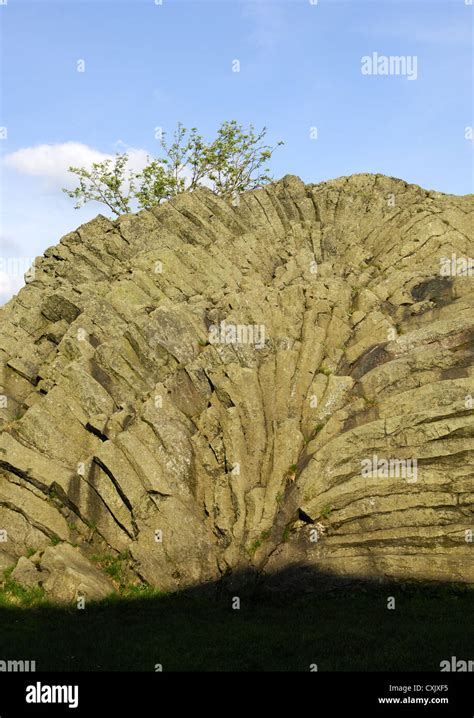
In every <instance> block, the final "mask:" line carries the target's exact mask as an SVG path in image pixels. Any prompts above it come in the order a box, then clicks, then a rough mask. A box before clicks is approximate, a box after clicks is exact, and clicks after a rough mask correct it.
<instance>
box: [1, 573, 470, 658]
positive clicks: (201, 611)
mask: <svg viewBox="0 0 474 718" xmlns="http://www.w3.org/2000/svg"><path fill="white" fill-rule="evenodd" d="M7 589H8V587H7ZM20 593H21V592H20ZM388 596H394V597H395V599H396V607H395V610H389V609H388V608H387V597H388ZM473 598H474V593H473V591H472V589H467V588H464V589H462V588H442V587H441V588H433V587H431V586H428V587H426V588H423V587H420V586H418V587H416V588H413V587H407V588H405V590H402V589H401V587H400V586H398V587H390V586H384V587H380V586H376V587H366V588H360V589H357V590H355V589H353V590H347V591H341V590H339V591H338V592H336V593H333V594H330V593H325V594H320V595H317V594H315V595H312V596H305V597H299V598H298V597H297V598H295V597H287V598H281V597H280V598H279V599H275V598H268V597H266V596H263V595H254V596H253V597H251V596H248V597H245V596H244V597H242V598H241V608H240V610H233V609H232V596H231V595H221V596H220V597H219V598H216V599H204V598H202V597H201V598H196V597H191V596H189V595H185V594H174V595H168V596H159V595H157V594H153V593H151V592H145V593H144V594H143V596H135V597H134V596H128V597H121V596H117V597H113V598H111V599H107V600H106V601H105V602H102V603H99V604H90V605H88V606H87V607H86V608H85V609H84V610H78V609H76V608H61V607H58V606H53V605H50V604H47V603H45V602H44V599H43V598H42V597H41V595H39V594H35V595H31V594H28V592H24V593H23V595H19V594H18V589H17V588H16V587H15V586H14V585H10V587H9V590H5V589H4V591H3V593H2V594H1V595H0V659H1V660H7V659H23V660H26V659H29V660H35V661H36V670H37V671H42V670H52V671H68V670H81V671H101V670H103V671H105V670H112V671H154V670H155V665H156V664H161V665H162V667H163V671H202V670H205V671H270V670H276V671H308V670H310V665H311V664H317V666H318V671H351V670H355V671H368V670H375V671H383V670H391V671H408V670H423V671H429V670H433V671H439V664H440V661H441V660H445V659H449V658H450V657H451V656H456V657H457V658H459V659H465V660H467V659H469V658H471V659H472V658H473V643H474V642H473V626H474V608H473ZM15 604H16V605H15Z"/></svg>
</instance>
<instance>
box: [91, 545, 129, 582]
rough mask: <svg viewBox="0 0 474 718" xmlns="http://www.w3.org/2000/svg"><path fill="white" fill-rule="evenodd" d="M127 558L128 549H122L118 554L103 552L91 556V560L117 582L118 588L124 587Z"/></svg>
mask: <svg viewBox="0 0 474 718" xmlns="http://www.w3.org/2000/svg"><path fill="white" fill-rule="evenodd" d="M129 559H130V554H129V552H128V551H122V553H119V554H110V553H103V554H95V555H94V556H92V561H94V563H96V564H97V565H98V567H99V568H101V569H102V570H103V571H104V572H105V573H107V574H108V575H109V576H110V577H111V578H112V580H113V581H115V583H116V584H118V586H119V587H120V590H122V589H124V588H125V587H126V578H125V572H126V562H127V561H128V560H129Z"/></svg>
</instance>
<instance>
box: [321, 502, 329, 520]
mask: <svg viewBox="0 0 474 718" xmlns="http://www.w3.org/2000/svg"><path fill="white" fill-rule="evenodd" d="M331 514H332V506H330V505H329V504H327V506H323V508H322V509H321V511H320V514H319V515H320V517H321V518H322V519H328V518H329V517H330V516H331Z"/></svg>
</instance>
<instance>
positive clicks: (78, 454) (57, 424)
mask: <svg viewBox="0 0 474 718" xmlns="http://www.w3.org/2000/svg"><path fill="white" fill-rule="evenodd" d="M473 209H474V202H473V196H472V195H471V196H466V197H457V196H451V195H443V194H440V193H438V192H433V191H426V190H423V189H421V188H420V187H417V186H415V185H409V184H407V183H405V182H403V181H401V180H398V179H392V178H388V177H384V176H381V175H367V174H362V175H354V176H351V177H344V178H340V179H337V180H333V181H329V182H324V183H322V184H317V185H305V184H303V182H302V181H301V180H299V179H298V178H297V177H293V176H287V177H285V178H283V179H282V180H281V181H279V182H275V183H274V184H272V185H269V186H267V187H265V188H264V189H260V190H256V191H251V192H248V193H245V194H243V195H242V196H241V197H240V198H239V200H238V201H237V202H234V203H232V202H230V201H227V200H224V199H222V198H218V197H216V196H215V195H213V194H212V193H211V191H210V190H207V189H202V190H199V191H197V192H194V193H192V194H182V195H179V196H178V197H177V198H175V199H173V200H172V201H170V202H167V203H166V204H164V205H161V206H158V207H156V208H155V209H153V210H152V211H142V212H139V213H138V214H135V215H125V216H122V217H120V218H119V219H118V220H116V221H109V220H108V219H106V218H105V217H103V216H101V215H99V216H98V217H97V218H96V219H94V220H92V221H91V222H88V223H87V224H85V225H83V226H81V227H79V229H77V230H76V231H75V232H72V233H70V234H68V235H66V236H65V237H63V238H62V239H61V241H60V243H59V244H58V245H56V246H54V247H51V248H50V249H48V250H47V251H46V252H45V253H44V256H43V257H41V258H38V259H37V261H36V268H35V272H34V276H33V278H32V279H31V281H29V283H28V284H27V285H26V286H25V287H24V288H23V289H22V290H21V291H20V292H19V294H18V295H17V296H16V297H14V298H13V299H12V300H11V301H10V302H9V303H8V304H7V305H5V306H4V307H3V308H2V309H1V310H0V329H1V338H0V366H1V373H2V376H1V380H0V383H1V388H0V393H1V394H2V397H1V406H2V407H3V408H2V409H1V414H2V422H3V426H2V432H1V438H0V536H1V537H2V541H1V542H0V568H5V567H8V566H11V565H13V564H16V563H17V562H18V566H17V568H16V569H15V572H16V576H17V578H18V580H24V581H25V582H26V583H27V584H29V585H31V583H33V584H34V583H35V581H37V580H38V575H39V576H40V577H41V576H43V585H44V586H45V587H46V589H47V590H48V589H49V588H50V589H51V593H52V595H56V596H58V597H63V598H65V599H66V598H67V599H70V598H71V596H73V595H74V591H75V589H77V590H79V589H80V587H81V586H82V587H83V588H84V587H85V592H86V593H87V592H88V591H89V594H90V595H104V593H106V589H107V585H106V584H104V581H106V580H107V579H105V578H104V579H103V580H102V581H101V577H100V576H99V577H97V576H96V575H92V574H93V570H97V569H95V567H93V566H92V565H89V564H90V561H89V559H88V556H90V555H91V553H93V552H94V551H95V552H97V551H100V550H102V551H104V550H105V551H108V552H111V553H114V552H117V553H118V552H124V551H128V552H129V555H130V564H131V567H132V570H133V572H134V574H135V575H136V576H137V577H138V578H139V579H141V580H144V581H146V582H148V583H149V584H151V585H152V586H156V587H158V588H160V589H162V590H164V591H168V590H173V589H176V588H182V587H186V586H191V585H197V584H202V583H205V582H207V581H211V580H214V579H218V578H219V577H221V576H223V575H227V574H229V573H232V574H236V573H238V572H239V571H240V570H241V569H248V568H250V567H252V568H254V569H255V570H256V571H258V573H259V575H262V576H268V577H269V580H271V578H270V577H271V576H272V575H274V573H275V572H276V571H278V570H279V569H282V568H288V569H291V568H292V567H302V568H308V569H314V574H312V576H313V578H312V579H311V580H312V581H313V582H315V583H317V573H318V572H321V573H324V574H328V575H336V576H338V575H341V576H346V577H353V578H355V577H371V578H374V577H375V578H382V579H383V578H399V579H432V580H439V581H445V580H448V581H469V582H472V581H473V580H474V553H473V551H474V548H473V542H472V540H470V537H471V538H472V534H471V533H470V532H472V531H473V530H474V521H473V498H474V481H473V469H472V453H471V451H472V448H473V434H474V432H473V428H474V422H473V408H472V407H473V398H472V397H473V396H474V382H473V366H472V364H473V362H472V359H473V347H474V342H473V340H474V312H473V303H474V302H473V300H474V292H473V282H474V278H473V272H472V271H471V269H469V263H468V258H469V257H470V256H472V254H473V239H472V220H473ZM448 260H449V263H448ZM466 262H467V265H466ZM466 266H467V267H468V268H467V269H466ZM369 464H370V465H371V466H372V467H373V469H375V470H372V472H370V470H368V469H367V467H368V466H369ZM71 544H72V546H71ZM33 550H34V551H35V552H36V553H35V555H34V556H33V557H32V560H29V559H27V558H26V556H27V555H29V554H31V553H33ZM68 566H69V567H70V570H68ZM37 574H38V575H37ZM89 574H90V575H89ZM58 576H59V577H61V576H63V577H64V581H63V584H62V585H60V584H61V580H59V584H58ZM22 577H23V579H22ZM295 580H297V579H295ZM40 582H41V581H40ZM54 586H56V587H57V588H56V590H55V589H54ZM58 586H59V588H58ZM94 586H96V589H97V590H95V589H94V588H93V587H94ZM88 587H89V588H88ZM63 589H64V590H63Z"/></svg>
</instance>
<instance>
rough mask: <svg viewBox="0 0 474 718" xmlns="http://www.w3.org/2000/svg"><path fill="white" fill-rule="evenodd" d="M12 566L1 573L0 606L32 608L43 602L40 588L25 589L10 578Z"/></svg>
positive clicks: (43, 595) (42, 591) (42, 590)
mask: <svg viewBox="0 0 474 718" xmlns="http://www.w3.org/2000/svg"><path fill="white" fill-rule="evenodd" d="M14 568H15V567H14V566H9V567H8V568H6V569H5V570H4V572H3V581H1V583H0V606H10V605H15V606H17V605H20V606H25V607H29V606H33V605H35V604H38V603H41V602H43V601H44V597H45V594H44V589H43V588H41V587H40V586H34V587H32V588H26V587H25V586H22V585H21V584H19V583H17V581H14V580H13V579H12V578H11V575H12V572H13V569H14Z"/></svg>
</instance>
